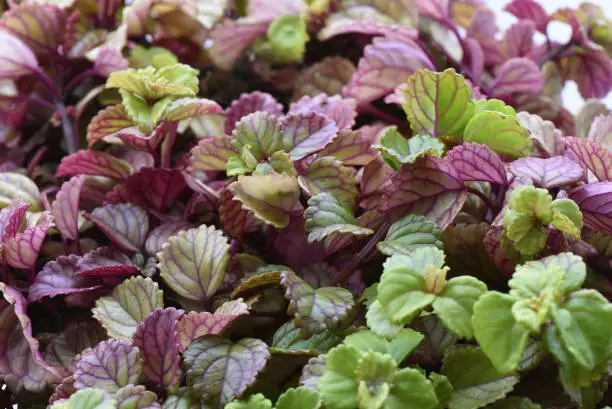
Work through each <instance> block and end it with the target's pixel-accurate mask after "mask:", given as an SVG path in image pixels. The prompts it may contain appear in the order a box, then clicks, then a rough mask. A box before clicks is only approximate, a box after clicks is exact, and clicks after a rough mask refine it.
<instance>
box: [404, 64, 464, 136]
mask: <svg viewBox="0 0 612 409" xmlns="http://www.w3.org/2000/svg"><path fill="white" fill-rule="evenodd" d="M404 92H405V93H406V102H405V103H404V105H403V108H404V111H406V115H407V116H408V120H409V121H410V125H411V126H412V129H413V131H414V133H416V134H427V135H430V136H433V137H440V136H459V135H461V132H462V131H463V129H464V128H465V126H466V124H467V122H468V121H469V119H470V118H471V117H472V115H473V113H474V104H473V102H472V89H471V88H470V87H469V86H468V85H467V84H466V83H465V80H464V79H463V77H462V76H460V75H458V74H457V73H456V72H455V70H454V69H452V68H449V69H447V70H445V71H444V72H442V73H434V72H431V71H428V70H419V71H417V72H416V73H415V74H414V75H413V76H411V77H410V78H409V79H408V87H407V88H406V90H405V91H404Z"/></svg>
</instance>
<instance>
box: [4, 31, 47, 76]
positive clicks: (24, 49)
mask: <svg viewBox="0 0 612 409" xmlns="http://www.w3.org/2000/svg"><path fill="white" fill-rule="evenodd" d="M0 50H1V51H2V54H1V55H0V78H2V79H4V80H16V79H17V78H19V77H22V76H24V75H29V74H32V73H34V72H36V70H38V69H39V68H38V61H37V60H36V56H35V55H34V53H33V52H32V50H30V49H29V48H28V46H27V45H25V44H24V43H23V42H22V41H21V40H20V39H19V38H17V37H15V36H13V35H12V34H9V33H7V32H5V31H0Z"/></svg>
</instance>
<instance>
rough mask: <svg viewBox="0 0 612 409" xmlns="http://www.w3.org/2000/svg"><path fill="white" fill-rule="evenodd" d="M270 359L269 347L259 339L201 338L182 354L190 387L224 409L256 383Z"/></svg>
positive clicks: (212, 404) (208, 401) (212, 403)
mask: <svg viewBox="0 0 612 409" xmlns="http://www.w3.org/2000/svg"><path fill="white" fill-rule="evenodd" d="M269 357H270V352H268V346H267V345H266V343H265V342H263V341H260V340H258V339H254V338H245V339H242V340H240V341H238V342H232V341H230V340H227V339H224V338H221V337H216V336H210V337H206V338H198V339H196V340H194V341H193V342H192V343H191V344H190V345H189V347H187V349H186V350H185V353H184V354H183V366H184V368H185V372H186V381H187V386H189V387H190V388H191V389H192V390H193V391H194V393H196V394H198V395H199V396H201V397H202V400H203V401H205V402H207V403H208V404H210V405H211V406H213V407H217V408H222V407H223V406H224V405H225V404H227V403H229V402H230V401H231V400H233V399H234V398H236V397H237V396H239V395H240V394H241V393H242V392H244V390H245V389H246V388H247V387H248V386H249V385H251V384H252V383H253V382H254V381H255V378H256V377H257V374H258V373H259V372H260V371H261V370H262V369H263V368H264V366H265V365H266V362H267V361H268V358H269Z"/></svg>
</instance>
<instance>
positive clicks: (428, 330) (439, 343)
mask: <svg viewBox="0 0 612 409" xmlns="http://www.w3.org/2000/svg"><path fill="white" fill-rule="evenodd" d="M412 325H413V328H414V329H416V330H417V331H419V332H420V333H422V334H423V335H424V336H425V339H424V340H423V341H422V342H421V343H420V344H419V345H418V346H417V348H416V350H415V351H414V354H415V355H416V356H418V357H423V356H425V357H426V358H427V362H431V363H432V364H438V363H439V362H440V361H441V360H442V357H443V356H444V353H445V351H446V350H447V349H448V348H449V347H451V346H453V345H455V344H456V343H457V336H456V335H455V334H454V333H453V332H452V331H450V330H449V329H448V328H446V326H445V325H444V324H443V323H442V320H440V318H439V317H438V316H436V315H434V314H429V315H422V316H420V317H418V318H416V319H415V320H414V321H413V324H412Z"/></svg>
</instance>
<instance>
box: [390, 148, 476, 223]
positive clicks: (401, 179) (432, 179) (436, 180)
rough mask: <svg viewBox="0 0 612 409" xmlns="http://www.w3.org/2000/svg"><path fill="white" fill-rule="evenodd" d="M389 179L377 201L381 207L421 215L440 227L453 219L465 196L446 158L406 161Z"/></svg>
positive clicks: (462, 186)
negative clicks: (388, 186) (389, 185)
mask: <svg viewBox="0 0 612 409" xmlns="http://www.w3.org/2000/svg"><path fill="white" fill-rule="evenodd" d="M417 180H418V181H419V183H415V181H417ZM391 183H392V186H393V189H392V191H391V192H390V193H387V197H386V200H383V201H382V202H381V204H380V210H381V211H383V212H393V213H396V214H399V215H404V214H407V213H411V214H417V215H424V216H426V217H428V218H430V219H432V220H434V221H435V222H436V223H437V224H438V225H439V226H440V228H441V229H444V228H446V226H448V225H449V224H450V223H451V222H452V221H453V219H454V218H455V216H456V215H457V213H459V211H460V210H461V208H462V207H463V203H464V201H465V199H466V193H465V188H464V185H463V181H462V180H461V177H460V176H459V174H458V173H457V171H456V170H455V168H454V167H453V166H452V164H451V163H450V162H449V161H447V160H446V159H441V158H433V157H427V158H425V159H423V160H422V161H420V162H419V163H417V164H414V165H406V166H404V167H403V168H402V170H401V172H400V173H399V174H398V175H396V176H395V177H394V178H393V179H392V180H391Z"/></svg>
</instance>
